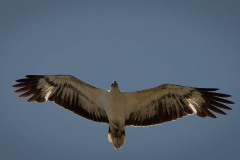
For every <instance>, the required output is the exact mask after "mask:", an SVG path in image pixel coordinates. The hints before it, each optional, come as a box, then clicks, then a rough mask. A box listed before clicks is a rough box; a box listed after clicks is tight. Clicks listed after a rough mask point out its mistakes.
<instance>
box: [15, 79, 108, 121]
mask: <svg viewBox="0 0 240 160" xmlns="http://www.w3.org/2000/svg"><path fill="white" fill-rule="evenodd" d="M16 82H18V84H16V85H14V86H13V87H21V88H20V89H18V90H16V91H15V92H17V93H18V92H24V93H23V94H21V95H20V96H19V97H21V98H22V97H28V96H31V98H29V99H28V102H32V101H36V102H39V103H42V102H45V101H46V100H48V101H53V102H55V103H57V104H58V105H60V106H62V107H64V108H66V109H68V110H71V111H73V112H74V113H76V114H78V115H80V116H82V117H85V118H87V119H89V120H93V121H96V122H105V123H108V118H107V114H106V112H105V110H104V108H103V103H104V95H105V94H106V91H104V90H101V89H98V88H95V87H93V86H91V85H88V84H87V83H84V82H83V81H80V80H79V79H77V78H75V77H73V76H70V75H27V76H26V78H24V79H19V80H16Z"/></svg>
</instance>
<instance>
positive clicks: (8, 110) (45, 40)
mask: <svg viewBox="0 0 240 160" xmlns="http://www.w3.org/2000/svg"><path fill="white" fill-rule="evenodd" d="M239 8H240V1H238V0H201V1H200V0H198V1H196V0H181V1H179V0H158V1H157V0H156V1H151V0H146V1H140V0H139V1H131V0H128V1H123V0H121V1H120V0H119V1H115V0H111V1H97V0H96V1H91V0H85V1H81V0H79V1H77V0H76V1H61V0H59V1H34V0H21V1H18V0H1V1H0V62H1V63H0V73H1V81H0V88H1V89H0V95H1V101H0V103H1V112H0V127H1V129H0V159H1V160H10V159H24V160H32V159H34V160H42V159H44V160H49V159H58V160H64V159H97V158H98V159H116V160H120V159H153V158H154V159H156V158H158V159H164V160H172V159H185V160H189V159H195V160H202V159H218V160H225V159H240V139H239V135H240V125H239V122H240V116H239V115H240V110H239V104H240V103H239V95H240V90H239V87H240V86H239V84H240V83H239V82H240V74H239V73H240V71H239V70H240V63H239V60H240V19H239V17H240V10H239ZM27 74H71V75H74V76H76V77H78V78H79V79H81V80H83V81H85V82H87V83H89V84H92V85H94V86H97V87H99V88H102V89H109V87H110V84H111V82H112V81H113V80H117V81H118V83H119V85H120V88H121V89H122V90H125V91H135V90H142V89H147V88H150V87H154V86H157V85H160V84H163V83H173V84H180V85H186V86H194V87H217V88H220V89H221V90H220V92H223V93H228V94H231V95H232V96H233V97H231V98H230V100H232V101H234V102H235V103H236V104H235V105H231V107H232V108H233V110H232V111H226V113H227V114H228V115H227V116H222V115H217V114H216V115H217V116H218V118H217V119H211V118H206V119H202V118H199V117H197V116H188V117H186V118H183V119H181V120H178V121H174V122H169V123H165V124H163V125H161V126H153V127H146V128H127V129H126V136H127V141H126V143H125V145H124V146H123V148H122V149H121V150H115V149H114V148H113V145H112V144H111V143H109V142H108V140H107V132H108V125H106V124H98V123H94V122H92V121H88V120H86V119H83V118H81V117H79V116H77V115H75V114H73V113H72V112H69V111H67V110H65V109H63V108H60V107H58V106H56V105H55V104H52V103H49V102H47V103H43V104H37V103H27V102H26V99H19V98H17V96H18V95H17V94H14V93H13V91H14V88H12V87H11V86H12V85H13V84H14V83H15V82H14V81H15V80H16V79H19V78H23V77H24V76H25V75H27Z"/></svg>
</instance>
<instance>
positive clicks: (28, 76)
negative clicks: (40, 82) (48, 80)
mask: <svg viewBox="0 0 240 160" xmlns="http://www.w3.org/2000/svg"><path fill="white" fill-rule="evenodd" d="M25 77H27V78H41V77H44V75H26V76H25Z"/></svg>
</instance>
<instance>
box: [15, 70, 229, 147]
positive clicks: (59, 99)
mask: <svg viewBox="0 0 240 160" xmlns="http://www.w3.org/2000/svg"><path fill="white" fill-rule="evenodd" d="M26 77H27V78H25V79H19V80H17V82H19V83H18V84H16V85H14V86H13V87H20V89H18V90H16V92H24V93H23V94H22V95H20V96H19V97H27V96H31V98H29V99H28V101H29V102H31V101H36V102H39V103H41V102H44V101H46V100H48V101H53V102H55V103H57V104H58V105H60V106H62V107H64V108H66V109H68V110H71V111H73V112H74V113H76V114H78V115H80V116H82V117H84V118H87V119H89V120H93V121H96V122H102V123H108V124H109V131H108V139H109V141H110V142H112V143H113V145H114V146H115V148H120V147H121V146H122V145H123V144H124V142H125V127H126V126H149V125H156V124H161V123H163V122H167V121H171V120H176V119H178V118H182V117H184V116H186V115H189V114H196V115H198V116H200V117H207V116H209V117H212V118H216V116H215V115H214V114H213V113H212V112H210V110H211V111H214V112H217V113H220V114H225V113H224V112H223V111H222V110H221V109H227V110H230V109H231V108H229V107H228V106H226V105H225V104H224V103H226V104H232V103H233V102H231V101H229V100H226V99H224V98H226V97H230V96H229V95H227V94H221V93H216V92H215V91H216V90H217V89H215V88H193V87H185V86H179V85H172V84H164V85H160V86H158V87H155V88H151V89H147V90H142V91H137V92H121V91H120V89H119V87H118V84H117V82H116V81H114V83H112V84H111V89H110V90H109V91H105V90H102V89H99V88H96V87H94V86H91V85H89V84H87V83H85V82H83V81H81V80H78V79H77V78H75V77H73V76H68V75H28V76H26Z"/></svg>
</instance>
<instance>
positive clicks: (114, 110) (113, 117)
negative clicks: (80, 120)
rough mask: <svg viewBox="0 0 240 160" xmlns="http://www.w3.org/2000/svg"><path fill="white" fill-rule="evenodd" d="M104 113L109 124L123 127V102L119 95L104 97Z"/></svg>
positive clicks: (124, 115)
mask: <svg viewBox="0 0 240 160" xmlns="http://www.w3.org/2000/svg"><path fill="white" fill-rule="evenodd" d="M105 108H106V109H105V111H106V114H107V116H108V119H109V122H113V123H118V124H119V125H121V126H122V125H125V117H126V114H125V112H126V110H125V100H124V98H123V97H122V96H121V95H118V96H114V95H109V96H108V97H106V105H105Z"/></svg>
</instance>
